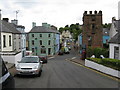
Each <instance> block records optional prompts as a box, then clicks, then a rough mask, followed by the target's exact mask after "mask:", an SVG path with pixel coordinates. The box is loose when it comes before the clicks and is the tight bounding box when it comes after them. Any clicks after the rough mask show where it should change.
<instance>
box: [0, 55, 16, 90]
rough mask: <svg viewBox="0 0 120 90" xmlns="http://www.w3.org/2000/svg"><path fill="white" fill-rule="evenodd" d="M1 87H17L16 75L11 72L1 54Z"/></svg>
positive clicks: (11, 88) (2, 88)
mask: <svg viewBox="0 0 120 90" xmlns="http://www.w3.org/2000/svg"><path fill="white" fill-rule="evenodd" d="M0 87H1V88H0V89H1V90H4V89H10V90H14V88H15V80H14V77H13V76H12V75H11V74H10V73H9V71H8V69H7V68H6V66H5V63H4V61H3V59H2V57H1V56H0Z"/></svg>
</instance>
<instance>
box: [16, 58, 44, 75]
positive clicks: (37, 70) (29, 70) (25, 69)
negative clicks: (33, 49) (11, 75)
mask: <svg viewBox="0 0 120 90" xmlns="http://www.w3.org/2000/svg"><path fill="white" fill-rule="evenodd" d="M42 67H43V65H42V61H40V60H39V57H38V56H25V57H23V58H22V60H21V61H20V62H18V64H17V66H16V70H17V75H37V76H40V75H41V72H42Z"/></svg>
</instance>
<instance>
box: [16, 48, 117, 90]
mask: <svg viewBox="0 0 120 90" xmlns="http://www.w3.org/2000/svg"><path fill="white" fill-rule="evenodd" d="M72 57H78V54H77V53H76V51H74V50H71V53H70V54H65V55H62V56H56V57H55V58H51V59H49V60H48V63H47V64H44V65H43V72H42V74H41V76H40V77H36V76H20V77H17V76H16V77H15V87H16V88H118V82H117V81H115V80H113V79H111V78H108V77H106V76H103V75H100V74H98V73H96V72H94V71H91V70H89V69H87V68H84V67H81V66H78V65H76V64H74V63H71V62H70V61H66V60H65V59H68V58H72Z"/></svg>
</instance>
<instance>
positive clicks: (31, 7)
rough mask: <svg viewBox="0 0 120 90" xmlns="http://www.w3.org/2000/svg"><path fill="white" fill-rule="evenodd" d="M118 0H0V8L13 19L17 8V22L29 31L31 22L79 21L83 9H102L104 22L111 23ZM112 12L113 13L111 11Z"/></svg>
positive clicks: (72, 22)
mask: <svg viewBox="0 0 120 90" xmlns="http://www.w3.org/2000/svg"><path fill="white" fill-rule="evenodd" d="M118 1H119V0H1V3H0V8H1V9H2V13H3V17H8V18H10V19H15V11H16V10H19V13H18V20H19V24H21V25H24V26H25V27H26V31H29V30H30V29H31V28H32V27H31V26H32V22H36V23H37V25H41V24H42V22H47V23H49V24H52V25H55V26H57V27H61V26H62V27H64V26H65V25H67V24H69V25H70V24H74V23H81V24H82V17H83V13H84V11H95V10H97V11H99V10H102V11H103V21H104V23H108V22H109V23H111V18H112V17H113V16H117V5H118ZM113 12H114V13H113Z"/></svg>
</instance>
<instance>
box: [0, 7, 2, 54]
mask: <svg viewBox="0 0 120 90" xmlns="http://www.w3.org/2000/svg"><path fill="white" fill-rule="evenodd" d="M1 11H2V10H1V9H0V55H1V50H2V49H1V31H2V20H1V19H2V15H1Z"/></svg>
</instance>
